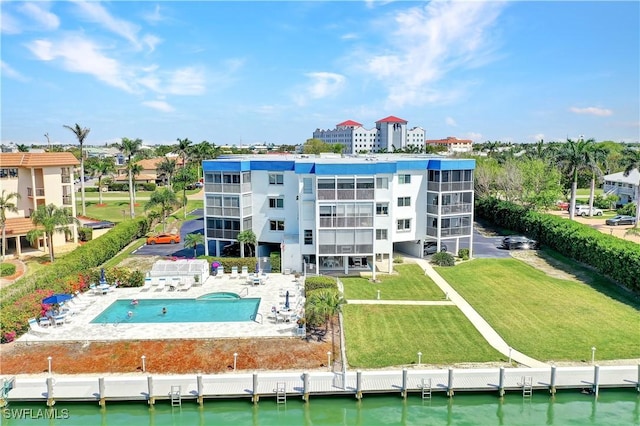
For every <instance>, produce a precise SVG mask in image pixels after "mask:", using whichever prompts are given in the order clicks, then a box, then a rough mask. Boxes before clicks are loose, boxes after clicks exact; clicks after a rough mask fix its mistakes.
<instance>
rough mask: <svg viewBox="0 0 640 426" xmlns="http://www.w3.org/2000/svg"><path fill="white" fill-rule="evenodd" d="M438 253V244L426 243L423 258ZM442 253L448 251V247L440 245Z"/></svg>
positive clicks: (433, 242)
mask: <svg viewBox="0 0 640 426" xmlns="http://www.w3.org/2000/svg"><path fill="white" fill-rule="evenodd" d="M436 251H438V244H437V243H436V242H435V241H427V242H426V243H424V250H423V256H428V255H430V254H435V252H436ZM440 251H447V246H446V245H445V244H440Z"/></svg>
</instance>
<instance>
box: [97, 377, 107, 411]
mask: <svg viewBox="0 0 640 426" xmlns="http://www.w3.org/2000/svg"><path fill="white" fill-rule="evenodd" d="M98 394H99V395H100V400H99V401H98V405H100V406H101V407H103V408H104V406H105V404H106V400H105V396H104V377H100V378H98Z"/></svg>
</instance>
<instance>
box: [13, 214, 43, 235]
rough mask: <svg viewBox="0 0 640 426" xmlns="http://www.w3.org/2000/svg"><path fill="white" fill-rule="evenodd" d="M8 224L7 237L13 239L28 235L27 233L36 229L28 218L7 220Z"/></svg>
mask: <svg viewBox="0 0 640 426" xmlns="http://www.w3.org/2000/svg"><path fill="white" fill-rule="evenodd" d="M6 224H7V228H6V233H7V237H12V236H14V235H26V233H27V232H29V231H31V230H32V229H36V227H35V225H34V224H33V222H32V221H31V219H30V218H28V217H16V218H12V219H7V222H6Z"/></svg>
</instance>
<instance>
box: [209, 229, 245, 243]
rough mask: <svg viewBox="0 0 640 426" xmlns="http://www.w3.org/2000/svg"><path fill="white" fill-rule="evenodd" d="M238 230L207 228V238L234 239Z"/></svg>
mask: <svg viewBox="0 0 640 426" xmlns="http://www.w3.org/2000/svg"><path fill="white" fill-rule="evenodd" d="M239 233H240V231H233V230H227V229H207V237H208V238H218V239H221V240H235V239H237V237H238V234H239Z"/></svg>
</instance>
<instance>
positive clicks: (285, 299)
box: [284, 290, 289, 309]
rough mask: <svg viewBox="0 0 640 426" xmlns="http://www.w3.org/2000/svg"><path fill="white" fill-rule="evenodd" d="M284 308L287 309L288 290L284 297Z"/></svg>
mask: <svg viewBox="0 0 640 426" xmlns="http://www.w3.org/2000/svg"><path fill="white" fill-rule="evenodd" d="M284 308H285V309H289V290H287V293H286V294H285V295H284Z"/></svg>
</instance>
